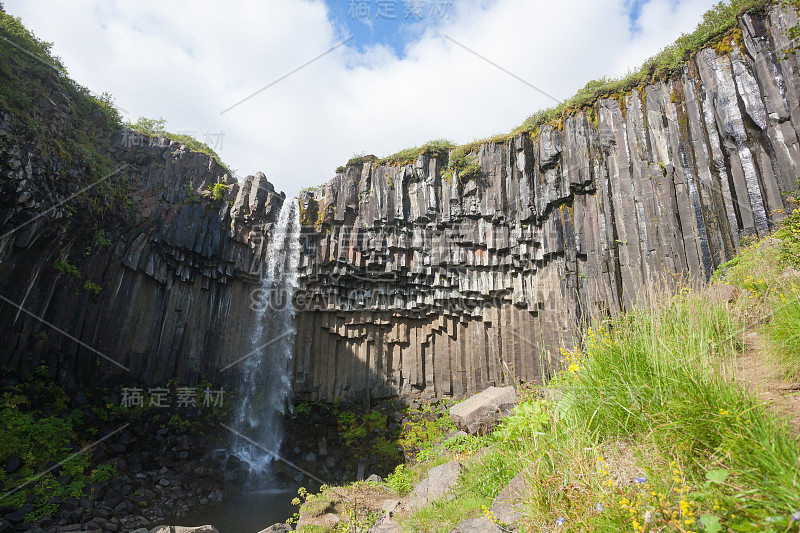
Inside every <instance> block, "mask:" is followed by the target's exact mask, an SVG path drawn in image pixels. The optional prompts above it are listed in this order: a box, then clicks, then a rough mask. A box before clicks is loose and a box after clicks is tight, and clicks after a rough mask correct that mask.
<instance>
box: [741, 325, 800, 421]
mask: <svg viewBox="0 0 800 533" xmlns="http://www.w3.org/2000/svg"><path fill="white" fill-rule="evenodd" d="M742 341H743V342H744V346H745V351H744V353H743V354H741V355H740V356H739V357H737V358H736V380H737V381H739V382H741V383H743V384H744V385H745V386H746V387H747V388H748V389H749V390H750V391H752V392H753V393H754V394H755V395H756V396H758V397H759V398H761V400H762V401H763V402H764V403H765V404H766V405H767V406H768V407H769V408H770V409H771V410H773V411H774V412H775V413H777V414H779V415H781V416H782V417H785V418H787V419H788V420H789V430H790V431H791V432H792V433H793V434H794V435H800V379H794V380H789V379H786V378H785V377H783V376H782V375H781V372H780V370H779V369H778V367H777V365H776V364H775V363H773V362H772V361H771V359H770V357H769V351H768V350H769V349H770V348H769V346H768V345H767V342H766V339H764V337H763V335H762V334H761V333H759V332H757V331H750V332H748V333H746V334H745V335H744V338H743V339H742Z"/></svg>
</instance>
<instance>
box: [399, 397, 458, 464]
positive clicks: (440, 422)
mask: <svg viewBox="0 0 800 533" xmlns="http://www.w3.org/2000/svg"><path fill="white" fill-rule="evenodd" d="M449 405H450V402H442V403H440V404H438V405H437V404H423V405H422V406H421V407H419V408H418V409H409V411H408V416H409V418H410V419H411V420H410V421H409V422H407V423H406V424H404V426H403V433H402V435H401V436H400V438H399V439H398V444H399V445H400V447H401V448H402V449H403V451H404V452H405V454H406V455H407V456H410V457H415V458H416V460H417V461H418V462H422V461H425V460H427V459H430V458H433V457H435V456H436V455H437V450H436V445H437V443H438V442H439V441H440V440H441V439H442V438H443V437H444V436H446V435H447V434H449V433H451V432H453V431H455V430H456V426H455V424H453V421H452V420H451V419H450V417H449V416H448V415H447V412H446V408H447V407H449Z"/></svg>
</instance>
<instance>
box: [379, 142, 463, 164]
mask: <svg viewBox="0 0 800 533" xmlns="http://www.w3.org/2000/svg"><path fill="white" fill-rule="evenodd" d="M455 147H456V145H455V143H453V142H452V141H449V140H447V139H434V140H432V141H428V142H426V143H425V144H423V145H422V146H414V147H412V148H406V149H405V150H401V151H399V152H397V153H396V154H392V155H390V156H387V157H384V158H383V159H378V163H381V164H384V165H396V166H399V165H408V164H411V163H413V162H414V161H416V160H417V157H419V156H420V155H423V154H424V155H429V156H431V157H435V158H436V159H438V160H439V162H440V163H441V164H442V166H444V165H446V164H447V159H448V157H449V154H450V150H452V149H453V148H455Z"/></svg>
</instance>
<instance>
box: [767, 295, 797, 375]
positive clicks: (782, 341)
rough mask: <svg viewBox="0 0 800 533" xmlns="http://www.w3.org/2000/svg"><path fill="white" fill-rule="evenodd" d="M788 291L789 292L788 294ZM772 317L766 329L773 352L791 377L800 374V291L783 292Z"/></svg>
mask: <svg viewBox="0 0 800 533" xmlns="http://www.w3.org/2000/svg"><path fill="white" fill-rule="evenodd" d="M787 293H788V294H787ZM780 299H781V302H780V303H778V304H777V306H776V309H775V311H774V314H773V315H772V319H771V320H770V321H769V322H768V323H767V324H766V326H765V329H766V333H767V336H768V338H769V340H770V346H771V348H772V350H771V353H772V355H773V357H774V358H775V360H776V361H777V363H778V364H779V365H780V367H781V369H783V373H784V374H785V375H787V376H789V377H798V376H800V292H798V290H797V289H793V290H791V291H787V292H786V293H784V292H781V294H780Z"/></svg>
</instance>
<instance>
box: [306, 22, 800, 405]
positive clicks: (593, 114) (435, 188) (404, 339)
mask: <svg viewBox="0 0 800 533" xmlns="http://www.w3.org/2000/svg"><path fill="white" fill-rule="evenodd" d="M796 23H797V18H796V15H795V13H794V11H792V10H781V9H780V8H778V7H775V8H773V9H772V10H771V11H770V12H769V13H767V14H751V15H745V16H744V17H743V18H742V19H741V20H740V28H741V34H738V33H737V34H736V35H733V36H732V37H731V38H729V39H726V41H725V42H723V43H722V45H720V46H717V47H715V48H712V47H709V48H706V49H704V50H702V51H700V52H699V53H698V54H697V55H696V56H695V57H694V59H693V60H692V61H690V62H689V63H688V64H687V65H686V67H685V69H684V71H683V73H682V75H680V76H678V77H675V78H673V79H672V80H670V81H668V82H663V83H657V84H652V85H649V86H647V87H643V88H641V89H640V90H634V91H632V92H630V93H627V94H624V95H609V97H607V98H602V99H600V100H599V101H598V102H596V103H595V104H594V106H593V107H592V108H584V109H582V110H580V111H576V112H572V113H567V114H566V115H565V116H564V117H563V118H562V120H561V121H560V122H559V123H558V124H555V125H549V126H545V127H542V128H541V129H540V130H538V131H536V132H534V133H533V134H521V135H518V136H516V137H513V138H510V139H508V140H506V141H504V142H490V143H486V144H482V145H480V146H479V147H477V148H476V150H475V152H476V154H477V158H478V162H479V165H480V173H479V175H478V176H477V177H476V178H474V179H470V180H467V181H465V180H461V179H459V178H458V177H457V176H454V175H449V173H447V172H446V171H445V169H446V163H447V162H446V161H442V160H440V159H437V158H435V157H430V156H428V155H425V154H422V155H420V156H419V157H418V158H417V159H416V161H415V162H414V163H412V164H407V165H404V166H402V165H386V164H380V163H379V162H374V161H366V162H363V163H361V164H358V165H350V166H348V167H347V168H345V169H342V171H341V172H339V173H337V175H336V177H335V178H334V179H333V180H332V181H331V182H330V183H328V184H326V185H324V186H323V187H320V188H318V189H316V190H313V191H310V192H306V193H304V194H303V195H302V197H301V199H300V202H301V204H302V208H303V214H304V217H303V218H304V222H305V224H306V235H305V236H304V251H305V253H304V256H303V258H302V264H301V290H300V293H299V295H298V315H297V329H298V337H297V340H296V344H295V347H296V353H295V361H294V364H295V370H296V372H295V389H294V391H295V396H296V397H298V398H304V399H320V400H332V399H334V398H340V397H348V398H370V397H371V398H375V397H386V396H394V395H400V396H407V395H409V394H411V393H413V392H414V391H423V392H425V393H428V394H436V395H454V396H464V395H467V394H471V393H473V392H475V391H479V390H482V389H483V388H485V387H487V386H489V385H501V384H508V383H510V382H512V381H514V380H536V379H540V378H542V377H543V376H544V375H546V374H547V373H548V372H549V371H550V368H552V367H553V366H554V365H555V364H557V361H558V360H559V359H560V356H559V355H558V352H559V348H560V347H572V346H573V345H574V339H573V329H574V325H575V323H576V321H577V320H579V319H580V318H582V317H585V316H588V315H590V314H602V313H608V314H614V313H617V312H619V311H620V310H621V309H624V308H628V307H630V306H631V304H633V303H634V302H635V301H636V300H637V297H639V294H640V292H641V291H642V290H643V289H644V287H645V286H646V284H647V281H648V280H649V279H652V278H654V277H669V278H670V279H671V278H684V279H688V278H700V279H703V278H708V277H709V276H710V275H711V273H712V271H713V270H714V268H716V267H717V266H718V265H720V264H721V263H723V262H724V261H726V260H728V259H730V258H731V257H732V255H733V254H734V253H735V251H736V250H737V249H738V248H739V247H740V246H741V243H742V239H744V238H745V237H748V236H761V235H764V234H765V233H767V232H769V231H770V229H771V228H772V227H773V224H774V222H776V221H778V220H779V219H780V218H781V217H782V209H783V208H784V198H783V197H782V193H784V192H785V191H789V190H794V189H796V188H797V177H798V175H800V146H799V145H798V132H800V100H799V99H800V61H799V59H800V58H798V57H795V56H793V57H789V58H788V59H785V60H780V58H781V57H782V56H783V55H784V54H783V53H782V51H783V50H784V49H786V48H787V47H788V46H789V41H788V39H787V37H786V30H787V28H789V27H791V26H793V25H794V24H796ZM466 112H468V111H466Z"/></svg>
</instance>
